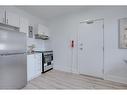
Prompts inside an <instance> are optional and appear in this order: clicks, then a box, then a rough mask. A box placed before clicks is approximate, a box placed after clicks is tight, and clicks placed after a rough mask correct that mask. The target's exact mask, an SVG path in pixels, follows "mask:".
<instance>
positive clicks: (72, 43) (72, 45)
mask: <svg viewBox="0 0 127 95" xmlns="http://www.w3.org/2000/svg"><path fill="white" fill-rule="evenodd" d="M71 47H72V48H74V40H72V41H71Z"/></svg>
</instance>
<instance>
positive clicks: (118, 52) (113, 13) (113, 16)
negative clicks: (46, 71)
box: [49, 7, 127, 83]
mask: <svg viewBox="0 0 127 95" xmlns="http://www.w3.org/2000/svg"><path fill="white" fill-rule="evenodd" d="M124 17H127V7H93V8H90V9H89V10H87V11H80V12H77V13H73V14H66V15H63V16H61V17H59V18H58V17H57V18H56V19H54V20H52V21H49V26H50V29H51V30H52V31H51V35H52V40H53V43H52V46H53V50H54V62H55V63H54V67H55V68H56V69H60V70H64V71H69V72H70V71H71V63H72V67H73V69H72V70H73V72H78V69H77V68H78V67H77V66H78V64H77V45H76V47H75V48H74V50H73V53H72V50H71V48H70V40H71V39H74V40H75V41H76V43H75V44H77V32H78V25H79V22H80V21H82V20H87V19H98V18H104V48H105V53H104V69H105V71H104V73H105V79H109V80H114V81H118V82H123V83H127V63H125V62H124V60H127V49H119V48H118V19H119V18H124ZM72 59H73V60H72Z"/></svg>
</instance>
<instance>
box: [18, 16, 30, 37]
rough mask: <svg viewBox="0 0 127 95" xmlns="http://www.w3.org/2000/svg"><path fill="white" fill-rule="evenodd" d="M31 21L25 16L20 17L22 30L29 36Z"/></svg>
mask: <svg viewBox="0 0 127 95" xmlns="http://www.w3.org/2000/svg"><path fill="white" fill-rule="evenodd" d="M28 26H29V21H28V19H26V18H24V17H20V32H24V33H26V34H27V36H28Z"/></svg>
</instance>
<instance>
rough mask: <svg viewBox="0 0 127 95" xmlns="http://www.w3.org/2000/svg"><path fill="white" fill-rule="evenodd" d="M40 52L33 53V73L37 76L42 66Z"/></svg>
mask: <svg viewBox="0 0 127 95" xmlns="http://www.w3.org/2000/svg"><path fill="white" fill-rule="evenodd" d="M40 56H41V54H40V53H38V54H35V60H36V61H35V73H36V76H38V75H39V74H41V68H42V65H41V64H42V59H41V57H40Z"/></svg>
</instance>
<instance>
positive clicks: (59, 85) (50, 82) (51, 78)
mask: <svg viewBox="0 0 127 95" xmlns="http://www.w3.org/2000/svg"><path fill="white" fill-rule="evenodd" d="M24 89H127V85H125V84H121V83H117V82H112V81H107V80H102V79H98V78H94V77H89V76H85V75H79V74H72V73H67V72H63V71H57V70H51V71H49V72H47V73H44V74H42V75H41V76H39V77H37V78H35V79H33V80H31V81H30V82H28V84H27V86H26V87H25V88H24Z"/></svg>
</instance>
